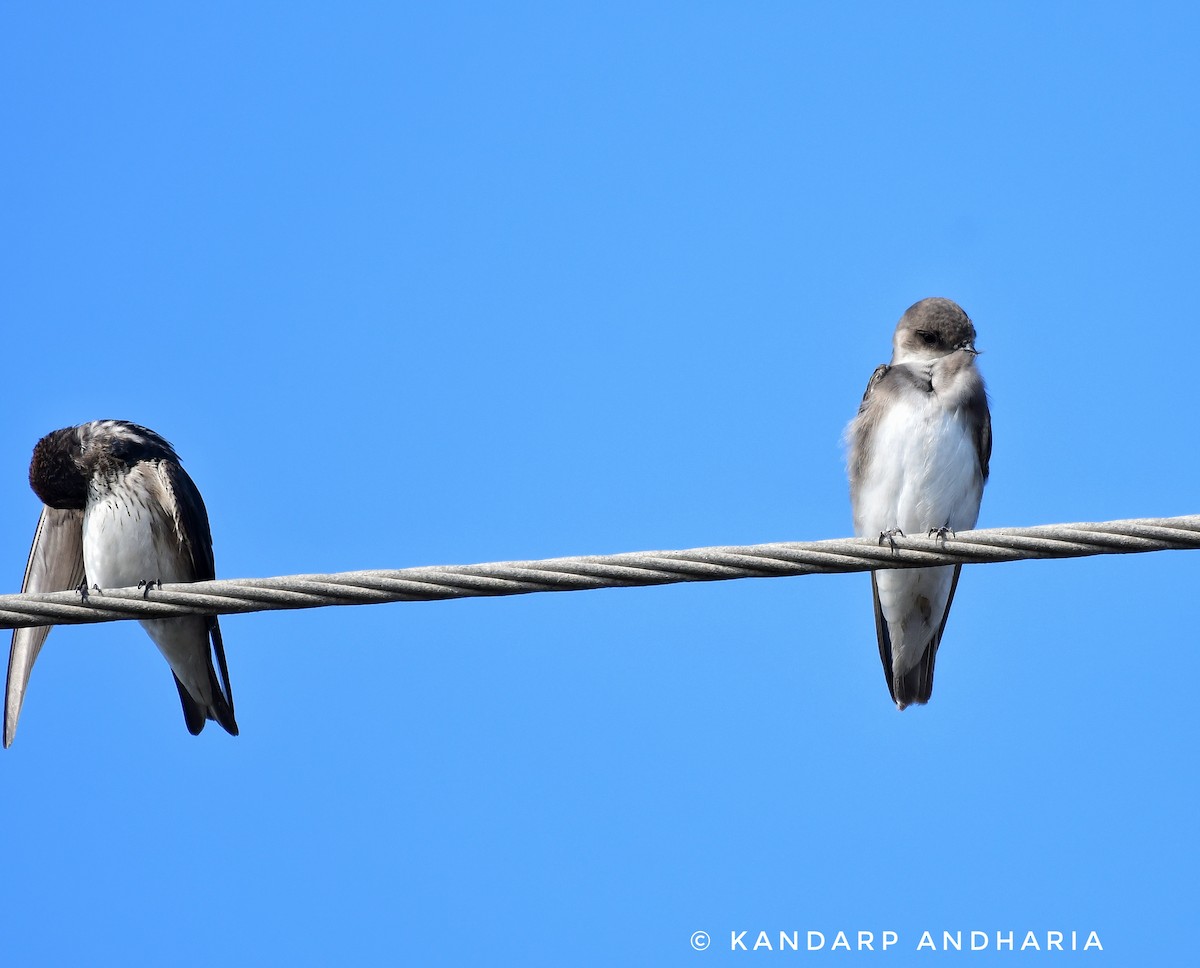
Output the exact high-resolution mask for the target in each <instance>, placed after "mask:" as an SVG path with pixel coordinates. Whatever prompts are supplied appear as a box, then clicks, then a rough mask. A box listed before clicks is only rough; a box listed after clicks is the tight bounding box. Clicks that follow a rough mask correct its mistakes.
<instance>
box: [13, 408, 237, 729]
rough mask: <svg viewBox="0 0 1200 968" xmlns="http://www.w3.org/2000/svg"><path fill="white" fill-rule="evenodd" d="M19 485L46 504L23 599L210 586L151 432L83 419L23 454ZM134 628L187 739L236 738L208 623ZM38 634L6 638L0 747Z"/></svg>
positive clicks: (219, 649)
mask: <svg viewBox="0 0 1200 968" xmlns="http://www.w3.org/2000/svg"><path fill="white" fill-rule="evenodd" d="M29 484H30V486H31V487H32V488H33V490H34V493H36V494H37V496H38V497H39V498H41V499H42V501H43V503H44V504H45V505H46V506H45V507H44V508H43V509H42V516H41V519H40V520H39V521H38V526H37V531H36V533H35V534H34V538H33V549H32V550H31V551H30V553H29V564H28V565H27V566H26V569H25V580H24V582H23V583H22V585H21V591H22V592H49V591H63V590H66V589H71V588H76V587H78V588H79V589H80V591H81V592H82V593H83V594H84V596H85V597H86V595H87V589H88V588H89V587H98V588H100V589H105V588H125V587H128V586H131V585H137V584H139V583H146V584H153V583H154V582H190V581H203V580H206V579H211V578H215V577H216V571H215V568H214V565H213V553H212V534H211V532H210V530H209V526H208V512H207V511H206V510H205V508H204V501H203V499H202V498H201V497H200V491H199V490H197V488H196V485H195V484H194V483H193V482H192V479H191V478H190V477H189V476H188V474H187V472H186V471H185V470H184V469H183V468H182V467H181V466H180V464H179V457H178V455H176V453H175V450H174V448H172V447H171V445H170V444H169V443H167V442H166V441H165V440H164V439H163V438H162V437H160V436H159V435H158V434H156V433H155V432H154V431H153V430H148V429H147V428H145V427H141V426H138V425H137V424H134V423H129V422H127V421H124V420H93V421H92V422H91V423H85V424H80V425H79V426H78V427H66V428H64V429H62V430H56V431H54V432H53V433H51V434H47V435H46V436H45V437H43V438H42V439H41V440H39V441H38V442H37V445H36V446H35V447H34V449H33V460H32V461H31V462H30V465H29ZM85 576H86V577H85ZM141 625H142V628H144V629H145V630H146V631H147V632H148V633H149V635H150V638H151V639H153V640H154V644H155V645H157V646H158V649H159V651H160V652H161V653H162V654H163V656H164V657H165V658H166V660H167V662H168V663H169V664H170V666H171V672H172V673H173V674H174V677H175V685H176V687H177V688H178V690H179V699H180V701H181V702H182V703H183V718H184V721H185V722H186V723H187V728H188V731H189V732H191V733H192V734H193V735H195V734H197V733H199V732H200V731H201V730H202V729H203V728H204V723H205V721H206V720H209V719H212V720H216V722H217V723H219V724H220V725H221V727H222V728H223V729H224V730H225V731H226V732H228V733H231V734H232V735H234V736H236V735H237V732H238V727H237V722H236V720H235V719H234V715H233V693H232V692H231V691H230V688H229V670H228V668H227V667H226V664H225V647H224V645H223V643H222V641H221V627H220V625H218V624H217V618H216V616H215V615H188V616H183V617H180V618H167V619H148V620H146V621H143V622H142V623H141ZM49 632H50V629H49V628H48V627H45V626H43V627H40V628H25V629H17V630H16V631H15V632H14V633H13V638H12V648H11V651H10V652H9V659H8V684H7V688H6V690H5V697H4V745H5V747H8V746H11V745H12V741H13V736H14V734H15V733H16V730H17V718H18V717H19V716H20V714H21V704H22V702H24V699H25V688H26V686H27V685H28V682H29V673H30V671H31V670H32V669H33V663H34V661H35V660H36V659H37V655H38V652H39V651H40V650H41V648H42V644H43V643H44V642H45V641H46V636H47V635H48V634H49ZM210 642H211V649H210ZM214 655H215V656H216V663H217V666H216V668H214V667H213V656H214ZM216 669H220V678H218V676H217V671H216Z"/></svg>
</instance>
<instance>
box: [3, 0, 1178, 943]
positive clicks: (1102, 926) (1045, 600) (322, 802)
mask: <svg viewBox="0 0 1200 968" xmlns="http://www.w3.org/2000/svg"><path fill="white" fill-rule="evenodd" d="M1198 26H1200V24H1198V21H1197V14H1196V12H1195V7H1194V5H1187V4H1182V3H1178V4H1148V5H1142V6H1141V7H1139V8H1137V9H1136V11H1135V9H1134V8H1133V7H1129V6H1126V5H1095V4H1082V3H1078V4H1054V5H1045V4H973V5H969V9H968V5H963V4H951V3H946V4H927V5H922V6H919V7H916V8H913V7H903V6H896V5H894V4H856V5H841V6H839V7H836V8H834V7H829V8H819V7H817V6H816V5H802V4H783V3H764V4H755V5H747V4H738V5H735V4H715V3H687V4H670V5H663V4H655V5H647V4H629V5H621V4H604V5H597V4H587V5H583V4H571V5H564V4H554V3H545V4H537V3H534V4H530V3H521V4H506V5H488V6H473V5H464V4H456V3H449V4H439V5H436V6H435V5H426V4H421V5H417V4H390V3H389V4H384V3H380V4H361V3H351V4H312V3H256V4H244V3H225V2H216V3H209V4H204V5H199V6H197V5H191V6H187V7H185V6H184V5H176V4H170V5H168V4H133V3H127V4H119V5H108V4H104V5H96V4H82V3H68V4H40V5H25V6H24V7H22V8H20V9H18V8H14V7H12V6H9V7H8V8H7V9H6V10H5V12H4V14H3V22H2V24H0V87H2V89H3V91H4V95H3V101H2V105H0V124H2V129H3V131H4V151H3V153H2V156H0V167H2V171H0V176H2V178H0V184H2V191H3V210H4V231H3V235H2V246H3V250H2V252H0V261H2V264H3V279H4V283H3V286H2V287H0V313H2V318H3V320H4V332H5V340H4V349H5V354H6V358H7V366H6V367H5V370H6V379H5V381H4V385H3V391H2V392H3V402H4V411H5V419H4V421H3V423H2V424H0V498H2V499H3V505H4V508H5V509H6V510H5V513H4V514H3V515H0V546H2V547H4V548H5V549H7V550H6V555H7V561H8V564H7V566H6V569H5V573H6V574H7V576H8V577H7V579H6V582H5V584H4V585H3V589H4V590H7V591H16V590H17V589H18V587H19V585H20V580H21V574H22V570H23V567H24V564H25V556H26V553H27V549H28V546H29V542H30V539H31V537H32V533H33V528H34V524H35V522H36V520H37V515H38V508H39V505H38V502H37V500H36V498H35V497H34V495H33V494H32V493H31V492H30V491H29V489H28V487H27V485H26V468H27V463H28V459H29V454H30V450H31V448H32V446H33V444H34V442H35V441H36V440H37V439H38V437H40V436H41V435H42V434H44V433H46V432H48V431H50V430H53V429H55V428H57V427H61V426H65V425H69V424H75V423H79V422H82V421H85V420H90V419H94V418H99V417H120V418H126V419H131V420H135V421H138V422H141V423H145V424H147V425H149V426H151V427H153V428H155V429H157V430H158V431H160V432H161V433H163V434H164V435H165V436H166V437H167V438H168V439H170V440H171V441H173V442H174V443H175V445H176V446H177V448H178V450H179V452H180V454H181V455H182V456H183V459H184V462H185V466H186V467H187V469H188V470H189V471H190V473H191V474H192V476H193V477H194V478H195V480H196V481H197V482H198V483H199V485H200V487H201V489H202V491H203V492H204V495H205V498H206V500H207V503H208V508H209V512H210V515H211V518H212V522H213V532H214V536H215V551H216V559H217V569H218V573H219V574H220V575H221V576H223V577H244V576H265V575H279V574H292V573H299V572H313V571H337V570H346V569H358V568H369V567H402V566H409V565H422V564H439V563H465V562H476V561H489V560H498V559H513V558H538V557H548V556H559V555H571V554H585V553H605V552H617V551H631V550H641V549H653V548H684V547H693V546H700V545H714V544H726V543H754V542H762V541H772V540H800V539H813V538H826V537H840V536H844V535H846V534H848V533H849V532H850V515H849V508H848V501H847V495H846V485H845V476H844V468H843V453H842V448H841V444H840V436H841V433H842V430H843V427H844V425H845V424H846V422H847V421H848V420H849V418H850V417H851V416H852V415H853V413H854V411H855V408H856V406H857V404H858V401H859V398H860V396H861V393H862V390H863V387H864V386H865V384H866V381H867V378H868V377H869V376H870V374H871V371H872V369H873V368H874V367H875V366H876V365H877V364H878V363H880V362H883V361H885V360H886V359H887V358H888V356H889V354H890V338H891V331H892V328H893V326H894V324H895V321H896V319H897V318H898V317H899V315H900V314H901V313H902V312H903V310H904V309H905V308H906V307H907V306H908V305H909V304H910V303H912V302H914V301H915V300H917V299H919V298H921V297H924V296H929V295H944V296H949V297H952V298H954V299H956V300H958V301H959V302H960V303H961V304H962V305H963V306H964V307H965V308H966V310H967V311H968V312H969V313H970V314H971V316H972V317H973V318H974V319H975V322H976V325H977V328H978V332H979V345H980V347H981V348H982V349H983V350H984V351H985V354H984V355H983V356H982V357H981V358H980V365H981V368H982V370H983V372H984V374H985V376H986V378H987V380H988V383H989V387H990V391H991V395H992V408H993V419H994V426H995V439H996V445H995V454H994V458H993V463H992V479H991V482H990V485H989V488H988V491H987V493H986V495H985V497H984V504H983V512H982V516H981V519H980V524H981V526H1002V525H1028V524H1044V523H1055V522H1068V521H1087V520H1105V519H1112V518H1125V517H1143V516H1166V515H1176V514H1186V513H1193V512H1197V511H1200V496H1198V491H1197V476H1198V473H1200V458H1198V456H1197V447H1196V438H1197V434H1196V410H1197V407H1196V367H1197V363H1196V361H1197V359H1198V358H1200V326H1198V325H1197V322H1198V314H1197V306H1196V303H1197V249H1198V245H1197V243H1198V241H1200V239H1198V235H1200V228H1198V227H1200V204H1198V196H1197V171H1198V168H1200V136H1198V133H1197V132H1198V125H1197V106H1198V105H1197V102H1198V100H1200V76H1198V75H1200V68H1198V66H1197V65H1198V63H1200V62H1198V60H1197V56H1196V51H1197V44H1198V41H1200V31H1198V29H1197V28H1198ZM1198 579H1200V555H1198V554H1189V553H1169V554H1157V555H1137V556H1129V557H1115V556H1114V557H1105V558H1102V559H1092V560H1080V561H1066V562H1025V563H1019V564H1010V565H990V566H978V567H969V568H968V569H967V570H966V572H965V573H964V575H963V579H962V582H961V584H960V586H959V591H958V597H957V599H956V601H955V607H954V611H953V614H952V617H951V619H950V623H949V625H948V629H947V633H946V638H945V640H944V642H943V646H942V651H941V654H940V658H939V662H938V674H937V690H936V692H935V695H934V700H933V702H932V704H931V705H929V706H928V707H927V708H923V709H913V710H910V711H908V712H906V713H904V714H900V713H898V712H897V711H896V710H895V708H894V707H893V706H892V705H891V703H890V702H889V701H888V696H887V692H886V689H885V684H884V681H883V677H882V675H881V672H880V669H879V660H878V656H877V653H876V646H875V641H874V627H873V619H872V613H871V605H870V592H869V583H868V581H867V579H866V577H865V576H863V575H851V576H835V577H808V578H803V579H788V580H784V579H775V580H760V581H743V582H729V583H719V584H700V585H687V586H676V587H667V588H658V589H641V590H620V591H602V592H589V593H586V594H572V595H557V596H556V595H536V596H528V597H525V598H518V599H505V600H492V601H488V600H473V601H463V602H446V603H437V604H422V605H392V606H379V607H363V608H343V609H325V610H319V611H306V612H290V613H276V614H260V615H251V616H241V617H230V618H226V619H224V620H223V623H222V624H223V627H224V630H225V641H226V643H227V647H228V652H229V664H230V669H231V673H232V679H233V685H234V693H235V696H236V699H237V710H238V720H239V722H240V724H241V727H242V735H241V736H240V737H239V738H237V739H233V738H230V737H229V736H226V735H225V734H223V733H222V732H221V731H220V730H219V729H217V728H216V727H215V726H213V727H210V728H209V729H208V730H206V731H205V733H204V734H203V735H202V736H201V737H199V738H197V739H193V738H192V737H190V736H189V735H188V734H187V732H186V730H185V729H184V725H183V720H182V715H181V713H180V709H179V703H178V699H177V696H176V694H175V690H174V688H173V687H172V684H171V679H170V675H169V673H168V670H167V667H166V665H165V664H164V663H163V661H162V660H161V658H159V656H158V655H157V653H156V651H155V650H154V648H153V647H152V645H151V644H150V642H149V640H148V639H147V638H146V636H145V635H144V634H143V633H142V632H141V631H140V630H139V629H138V628H137V627H136V626H135V625H131V624H127V623H126V624H116V625H108V626H102V627H101V626H96V627H91V628H63V629H59V630H56V631H55V632H54V633H53V635H52V636H51V638H50V640H49V643H48V645H47V648H46V650H45V651H44V653H43V656H42V658H41V660H40V661H39V663H38V667H37V669H36V671H35V673H34V676H33V680H32V684H31V688H30V691H29V694H28V699H27V702H26V706H25V711H24V715H23V717H22V720H21V728H20V732H19V733H18V736H17V739H16V744H15V745H14V746H13V748H12V749H11V750H9V751H7V752H5V753H4V754H3V755H2V756H0V761H2V762H0V791H2V796H0V821H2V823H3V830H4V835H3V844H4V847H3V869H2V870H3V873H2V875H0V884H2V886H0V927H2V929H3V941H2V942H0V948H2V958H3V961H4V963H5V964H13V965H18V964H24V965H31V964H89V965H110V964H111V965H118V964H119V965H123V966H129V965H161V964H168V963H169V964H178V965H212V964H216V963H222V964H246V965H249V964H299V965H308V964H314V965H315V964H389V963H390V964H400V963H403V964H421V965H435V964H448V965H454V964H517V965H566V964H579V965H585V964H586V965H592V964H595V965H622V964H646V965H674V964H680V965H695V966H702V965H704V964H713V963H724V962H726V961H728V962H733V963H742V962H745V961H748V960H752V959H753V960H755V961H758V960H763V959H765V958H769V957H771V958H773V957H775V956H767V955H765V954H763V953H762V952H760V953H759V954H757V955H754V954H751V953H745V954H732V953H729V952H728V950H727V949H728V946H729V945H728V938H729V932H730V931H731V930H739V931H740V930H749V932H750V933H749V935H748V938H750V939H753V937H754V935H755V934H756V933H757V931H759V930H763V929H765V930H767V931H769V932H771V933H772V934H773V935H775V934H776V933H777V932H778V931H779V930H781V929H784V930H789V931H790V930H801V931H804V930H808V929H814V930H821V931H824V932H826V933H827V934H829V935H832V933H833V932H834V931H837V930H839V929H844V930H848V931H856V930H873V931H875V932H880V931H883V930H885V929H890V930H895V931H897V932H899V933H900V935H901V939H902V943H901V945H900V946H898V948H897V949H893V950H892V951H890V952H889V953H888V954H887V955H886V956H884V955H882V954H879V953H876V954H875V955H873V956H872V955H870V954H866V955H864V956H863V957H864V958H866V959H867V960H868V961H870V962H871V963H877V964H886V965H902V964H907V963H910V962H914V961H915V962H921V963H926V962H928V961H930V960H938V957H939V956H933V957H932V958H931V957H930V956H929V955H928V954H925V955H917V954H916V953H914V952H913V951H912V949H913V948H914V947H915V946H916V942H917V940H918V938H919V934H920V932H921V931H922V930H926V929H929V930H932V931H935V932H940V931H942V930H943V929H948V930H963V931H969V930H971V929H982V930H986V931H989V932H991V933H993V934H994V932H995V931H997V930H1001V931H1008V930H1015V931H1016V932H1017V937H1018V939H1019V938H1020V937H1021V935H1022V933H1023V932H1024V931H1025V930H1034V931H1037V932H1039V934H1040V935H1041V936H1042V937H1043V938H1044V934H1045V932H1046V931H1047V930H1064V931H1070V930H1080V931H1084V932H1086V931H1088V930H1096V931H1098V932H1099V933H1100V937H1101V940H1102V942H1103V944H1104V947H1105V952H1104V953H1103V954H1102V955H1097V954H1095V953H1094V952H1092V953H1089V955H1088V956H1087V958H1086V959H1085V958H1083V957H1082V956H1076V957H1073V956H1071V955H1064V956H1060V957H1057V958H1055V959H1054V961H1055V963H1056V964H1057V963H1060V962H1061V963H1068V962H1072V961H1074V960H1081V961H1084V960H1086V961H1087V962H1088V963H1106V964H1115V965H1129V964H1156V965H1181V964H1187V963H1192V962H1189V959H1190V958H1192V957H1194V926H1195V910H1196V904H1197V899H1198V898H1197V894H1198V892H1197V888H1196V874H1195V871H1196V867H1197V861H1198V860H1200V851H1198V849H1197V848H1198V835H1197V826H1196V822H1195V813H1196V797H1197V783H1196V760H1195V749H1196V744H1197V738H1198V736H1197V733H1198V731H1197V725H1196V710H1195V687H1194V683H1195V681H1196V676H1197V671H1198V670H1197V662H1198V660H1197V632H1196V612H1195V608H1196V589H1197V581H1198ZM697 930H707V931H709V932H711V933H712V935H713V936H714V938H715V939H716V943H715V944H714V946H713V948H711V949H710V950H709V951H707V952H702V953H697V952H695V951H693V950H692V949H691V947H690V946H689V944H688V938H689V936H690V935H691V933H692V932H693V931H697ZM796 957H799V958H801V959H802V960H803V959H807V960H809V961H814V962H815V963H827V962H832V961H839V962H840V961H852V960H859V959H858V956H850V957H847V956H845V955H840V956H837V957H834V956H832V955H831V954H830V953H829V952H825V953H824V954H822V955H818V954H813V955H805V954H801V955H799V956H795V955H791V956H790V959H794V958H796ZM1041 957H1042V956H1040V955H1036V954H1031V953H1026V954H1025V955H1013V954H1009V953H1007V952H1004V953H1001V954H1000V955H996V954H995V953H992V954H985V955H977V956H974V957H971V956H968V955H965V954H964V955H962V956H958V958H969V959H970V960H971V963H979V964H984V963H990V962H992V961H994V960H1002V961H1004V962H1005V963H1009V964H1011V963H1015V962H1018V961H1019V962H1021V963H1024V962H1026V961H1033V960H1037V961H1040V960H1041ZM946 959H950V960H957V959H956V956H954V955H953V954H951V955H946V956H941V960H946Z"/></svg>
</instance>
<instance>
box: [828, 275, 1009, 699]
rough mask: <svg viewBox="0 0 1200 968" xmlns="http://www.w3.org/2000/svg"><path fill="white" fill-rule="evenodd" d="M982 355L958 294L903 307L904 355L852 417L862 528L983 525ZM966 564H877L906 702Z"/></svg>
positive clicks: (907, 530) (921, 681)
mask: <svg viewBox="0 0 1200 968" xmlns="http://www.w3.org/2000/svg"><path fill="white" fill-rule="evenodd" d="M977 355H978V354H977V351H976V349H975V327H974V326H973V325H971V320H970V319H968V318H967V314H966V313H964V312H963V311H962V309H961V308H960V307H959V305H958V304H957V303H954V302H951V301H950V300H949V299H922V300H921V301H920V302H919V303H916V304H915V305H913V306H910V307H909V309H908V311H907V312H906V313H905V314H904V315H903V316H901V317H900V322H899V323H898V324H897V325H896V333H895V335H894V336H893V337H892V362H891V363H889V364H886V365H884V366H880V367H879V368H878V369H876V370H875V372H874V374H873V375H872V376H871V380H870V382H869V383H868V384H867V392H866V393H864V394H863V399H862V405H861V406H860V407H859V408H858V416H856V417H855V418H854V420H852V421H851V422H850V425H849V427H847V428H846V437H847V440H848V442H849V445H850V448H849V471H850V501H851V504H852V506H853V508H854V530H855V533H856V534H858V535H861V536H863V537H872V538H879V539H880V540H887V538H888V536H889V535H894V534H897V533H904V534H908V535H926V534H929V533H931V532H933V533H937V532H939V531H940V532H941V534H942V535H943V536H945V535H946V534H947V533H948V532H949V533H952V532H954V531H958V530H966V529H968V528H973V527H974V526H975V521H976V520H977V519H978V517H979V501H980V499H981V498H982V497H983V485H984V483H985V482H986V481H987V477H988V462H989V460H990V459H991V454H992V420H991V415H990V414H989V413H988V405H987V394H986V392H985V390H984V386H983V378H982V377H981V376H980V375H979V371H978V370H977V369H976V368H975V357H976V356H977ZM943 529H946V530H943ZM961 568H962V566H961V565H945V566H942V567H938V568H905V569H890V570H884V571H873V572H871V588H872V591H873V593H874V597H875V631H876V634H877V636H878V638H879V657H880V658H881V659H882V660H883V672H884V675H885V676H886V677H887V684H888V690H889V691H890V692H891V694H892V699H893V700H894V701H895V703H896V705H897V706H898V707H899V708H901V709H904V708H905V707H906V706H908V705H910V704H911V703H925V702H928V701H929V696H930V694H931V693H932V692H933V664H934V660H935V659H936V658H937V650H938V644H939V643H940V642H941V640H942V632H943V630H944V629H945V627H946V616H947V615H949V614H950V603H951V602H952V601H953V600H954V589H955V588H956V587H957V585H958V573H959V571H960V570H961Z"/></svg>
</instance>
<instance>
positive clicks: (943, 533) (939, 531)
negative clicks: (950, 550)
mask: <svg viewBox="0 0 1200 968" xmlns="http://www.w3.org/2000/svg"><path fill="white" fill-rule="evenodd" d="M935 535H936V536H937V540H938V541H941V542H945V540H946V538H947V537H951V538H954V537H957V536H956V535H955V533H954V529H953V528H952V527H950V522H949V521H947V522H946V523H945V524H943V525H942V526H941V527H940V528H930V529H929V533H928V534H927V535H925V537H927V538H932V537H934V536H935Z"/></svg>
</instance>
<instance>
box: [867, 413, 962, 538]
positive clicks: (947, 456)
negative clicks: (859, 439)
mask: <svg viewBox="0 0 1200 968" xmlns="http://www.w3.org/2000/svg"><path fill="white" fill-rule="evenodd" d="M860 488H861V490H860V496H859V500H858V502H857V505H858V506H857V507H856V509H855V527H856V530H857V531H858V533H859V534H860V535H868V536H873V535H878V534H879V532H881V531H887V530H889V529H891V528H899V529H900V530H902V531H904V532H905V533H906V534H920V533H922V532H924V531H927V530H928V529H930V528H940V527H942V526H943V525H949V527H950V528H952V529H953V530H956V531H958V530H967V529H969V528H972V527H974V526H975V522H976V520H977V519H978V517H979V502H980V499H981V498H982V496H983V475H982V473H981V471H980V468H979V456H978V453H977V450H976V446H975V440H974V437H973V435H972V431H971V427H970V424H969V421H968V417H967V414H966V413H965V412H964V411H963V410H962V409H960V408H947V407H946V406H944V398H942V397H939V396H938V395H937V394H935V393H925V392H909V393H902V394H898V395H897V396H896V397H895V398H894V399H893V400H891V401H889V405H888V406H887V408H886V409H885V411H884V412H883V413H881V414H880V416H879V422H878V424H877V425H876V427H875V432H874V435H873V439H872V441H871V457H870V460H869V463H868V464H867V467H866V472H865V473H864V475H863V479H862V481H861V483H860Z"/></svg>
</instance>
